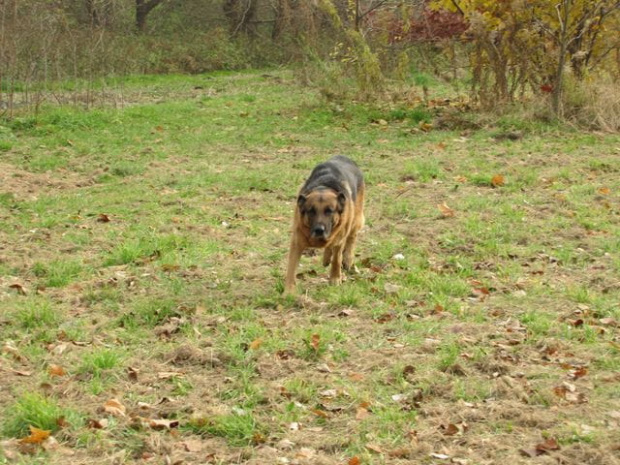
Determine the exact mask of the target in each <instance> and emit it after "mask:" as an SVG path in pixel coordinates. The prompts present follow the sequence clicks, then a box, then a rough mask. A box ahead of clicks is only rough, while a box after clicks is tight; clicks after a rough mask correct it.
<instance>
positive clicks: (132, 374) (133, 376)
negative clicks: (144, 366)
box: [127, 367, 140, 383]
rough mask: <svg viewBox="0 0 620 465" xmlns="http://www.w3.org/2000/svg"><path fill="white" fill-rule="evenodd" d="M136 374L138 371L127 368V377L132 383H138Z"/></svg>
mask: <svg viewBox="0 0 620 465" xmlns="http://www.w3.org/2000/svg"><path fill="white" fill-rule="evenodd" d="M138 373H140V370H138V369H137V368H134V367H127V377H128V378H129V380H130V381H133V382H134V383H135V382H136V381H138Z"/></svg>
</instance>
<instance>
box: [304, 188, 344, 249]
mask: <svg viewBox="0 0 620 465" xmlns="http://www.w3.org/2000/svg"><path fill="white" fill-rule="evenodd" d="M346 203H347V198H346V195H345V194H344V193H343V192H335V191H333V190H331V189H321V190H315V191H311V192H309V193H307V194H300V195H299V197H298V198H297V207H298V208H299V214H300V215H301V220H302V223H303V225H304V226H305V227H306V228H307V230H308V231H309V233H310V240H311V241H313V242H316V243H319V244H320V243H325V242H327V240H328V239H329V236H330V235H331V233H332V231H333V230H334V229H335V228H336V227H337V226H338V225H339V224H340V217H341V215H342V214H343V212H344V209H345V206H346Z"/></svg>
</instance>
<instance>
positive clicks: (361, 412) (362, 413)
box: [355, 407, 370, 447]
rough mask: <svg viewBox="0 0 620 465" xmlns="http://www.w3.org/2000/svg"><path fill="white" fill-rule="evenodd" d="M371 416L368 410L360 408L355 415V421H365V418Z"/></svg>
mask: <svg viewBox="0 0 620 465" xmlns="http://www.w3.org/2000/svg"><path fill="white" fill-rule="evenodd" d="M369 415H370V413H369V412H368V410H366V409H365V408H363V407H358V408H357V412H356V413H355V419H356V420H364V419H365V418H368V416H369ZM367 447H368V446H367Z"/></svg>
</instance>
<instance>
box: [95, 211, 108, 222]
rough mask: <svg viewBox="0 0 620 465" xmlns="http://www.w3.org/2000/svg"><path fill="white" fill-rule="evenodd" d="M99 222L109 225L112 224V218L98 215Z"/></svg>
mask: <svg viewBox="0 0 620 465" xmlns="http://www.w3.org/2000/svg"><path fill="white" fill-rule="evenodd" d="M97 222H99V223H109V222H110V217H109V216H108V215H106V214H105V213H99V214H98V215H97Z"/></svg>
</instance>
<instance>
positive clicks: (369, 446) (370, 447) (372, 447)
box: [364, 443, 383, 454]
mask: <svg viewBox="0 0 620 465" xmlns="http://www.w3.org/2000/svg"><path fill="white" fill-rule="evenodd" d="M364 447H366V449H368V450H369V451H371V452H375V453H377V454H383V449H381V447H379V446H378V445H377V444H372V443H368V444H366V445H365V446H364Z"/></svg>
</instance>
